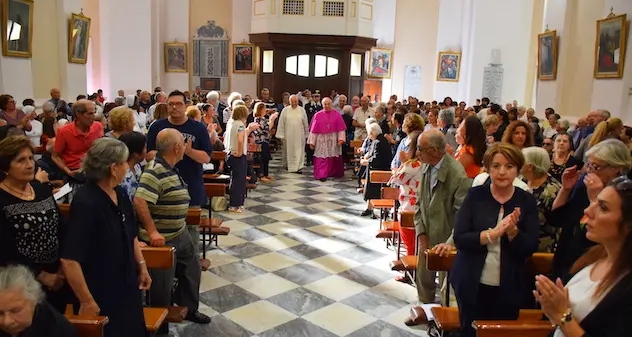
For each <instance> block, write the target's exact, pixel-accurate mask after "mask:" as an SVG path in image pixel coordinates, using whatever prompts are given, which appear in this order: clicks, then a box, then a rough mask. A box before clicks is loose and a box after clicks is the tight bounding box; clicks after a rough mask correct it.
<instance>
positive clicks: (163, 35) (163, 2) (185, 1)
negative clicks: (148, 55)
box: [153, 0, 193, 92]
mask: <svg viewBox="0 0 632 337" xmlns="http://www.w3.org/2000/svg"><path fill="white" fill-rule="evenodd" d="M157 2H158V3H159V5H158V4H154V5H153V6H156V7H158V8H157V10H158V12H159V15H158V17H159V20H158V21H157V22H158V23H157V26H158V28H159V29H158V30H154V32H157V33H158V34H156V35H158V38H157V40H158V41H159V42H158V48H157V49H158V52H157V53H156V54H157V55H158V56H159V57H158V60H157V61H156V65H157V66H156V67H155V69H154V71H156V73H157V74H158V78H159V81H157V82H156V83H155V85H154V87H157V86H161V87H162V90H163V91H165V92H170V91H173V90H176V89H178V90H182V91H184V90H189V89H193V88H189V73H188V72H187V73H167V72H165V66H164V48H163V47H164V43H165V42H167V43H168V42H173V41H176V40H177V41H178V42H186V43H187V46H188V52H189V53H190V52H191V51H192V50H193V46H192V45H191V41H190V39H189V24H188V20H187V21H186V22H183V20H174V17H180V16H181V17H187V18H188V13H189V0H159V1H157ZM177 13H182V15H177ZM189 71H193V65H192V64H190V65H189Z"/></svg>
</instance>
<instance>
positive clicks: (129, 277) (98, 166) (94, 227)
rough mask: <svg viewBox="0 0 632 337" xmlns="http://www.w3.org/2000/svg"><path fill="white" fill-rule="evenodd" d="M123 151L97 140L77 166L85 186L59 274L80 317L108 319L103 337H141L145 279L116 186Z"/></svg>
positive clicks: (123, 196)
mask: <svg viewBox="0 0 632 337" xmlns="http://www.w3.org/2000/svg"><path fill="white" fill-rule="evenodd" d="M128 154H129V150H128V149H127V146H126V145H125V144H124V143H123V142H121V141H119V140H116V139H111V138H100V139H97V140H96V141H95V142H94V144H92V147H91V148H90V150H88V153H87V154H86V157H85V159H84V162H83V170H84V172H85V174H86V180H87V182H86V184H85V185H84V186H82V187H81V188H80V189H79V191H78V192H77V194H76V195H75V198H74V199H73V201H72V204H71V206H70V217H69V219H68V234H67V235H66V242H68V243H69V244H68V245H67V246H66V247H65V248H64V250H63V251H62V259H61V262H62V267H63V269H64V273H65V275H66V278H67V280H68V283H69V284H70V286H71V288H72V290H73V291H74V293H75V295H76V297H77V299H79V302H80V304H81V306H80V309H79V314H80V315H88V316H98V315H102V316H108V317H109V318H110V323H109V324H108V325H107V326H106V327H105V336H106V337H110V336H111V337H114V336H116V337H121V336H122V337H135V336H146V335H147V331H146V329H145V319H144V316H143V307H142V293H141V290H147V289H149V287H150V285H151V278H150V277H149V273H148V271H147V266H146V264H145V261H144V260H143V254H142V252H141V250H140V246H139V244H138V238H137V236H138V224H137V223H136V217H135V215H134V208H133V207H132V203H131V201H130V199H129V197H128V195H127V192H126V191H125V189H124V188H123V187H121V186H120V184H121V182H122V181H123V178H125V173H126V172H127V168H128V163H127V159H128Z"/></svg>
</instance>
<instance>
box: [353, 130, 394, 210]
mask: <svg viewBox="0 0 632 337" xmlns="http://www.w3.org/2000/svg"><path fill="white" fill-rule="evenodd" d="M366 131H367V133H368V135H369V137H368V138H367V139H371V146H370V147H369V150H368V151H367V153H366V155H364V157H363V158H362V159H361V160H360V164H361V165H363V166H366V167H367V170H366V183H365V185H364V200H366V201H367V208H366V210H365V211H364V212H362V214H361V216H371V217H375V214H373V206H372V205H371V202H370V200H371V199H381V197H382V195H381V189H380V187H381V185H380V184H379V183H372V182H371V181H370V180H371V171H373V170H378V171H389V169H390V165H391V160H393V152H392V151H391V144H390V143H389V142H388V140H386V138H384V134H383V133H382V128H381V127H380V125H379V124H378V123H367V124H366Z"/></svg>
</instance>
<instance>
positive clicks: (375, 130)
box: [366, 123, 382, 136]
mask: <svg viewBox="0 0 632 337" xmlns="http://www.w3.org/2000/svg"><path fill="white" fill-rule="evenodd" d="M366 132H367V133H368V134H370V135H375V136H377V135H381V134H382V128H381V127H380V125H379V124H377V123H371V124H367V125H366Z"/></svg>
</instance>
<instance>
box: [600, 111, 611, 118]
mask: <svg viewBox="0 0 632 337" xmlns="http://www.w3.org/2000/svg"><path fill="white" fill-rule="evenodd" d="M597 112H599V113H600V114H601V116H602V117H603V118H604V119H608V118H610V111H608V110H606V109H598V110H597Z"/></svg>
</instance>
